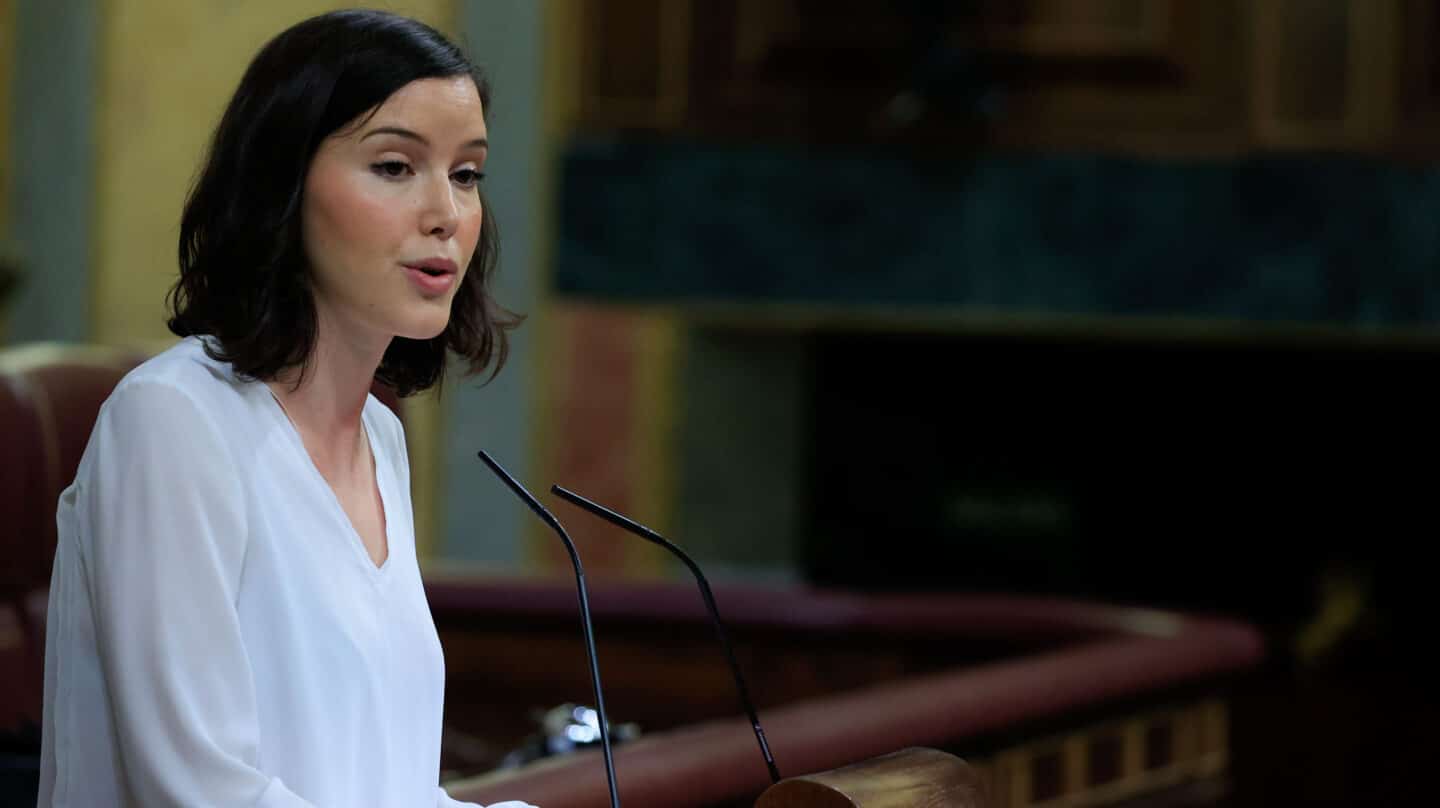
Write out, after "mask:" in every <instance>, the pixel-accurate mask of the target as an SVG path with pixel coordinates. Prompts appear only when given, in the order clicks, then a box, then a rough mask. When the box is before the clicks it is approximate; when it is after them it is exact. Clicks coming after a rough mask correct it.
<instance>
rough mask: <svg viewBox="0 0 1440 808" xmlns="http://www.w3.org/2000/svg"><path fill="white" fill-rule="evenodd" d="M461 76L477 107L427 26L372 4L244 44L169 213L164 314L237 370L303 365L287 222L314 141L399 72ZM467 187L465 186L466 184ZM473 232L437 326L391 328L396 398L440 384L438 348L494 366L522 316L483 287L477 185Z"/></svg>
mask: <svg viewBox="0 0 1440 808" xmlns="http://www.w3.org/2000/svg"><path fill="white" fill-rule="evenodd" d="M453 76H470V77H471V78H472V79H473V80H474V82H475V88H476V89H477V90H478V91H479V94H480V100H481V103H482V104H483V105H484V107H485V109H486V110H487V111H488V110H489V107H490V88H489V85H488V83H487V82H486V80H485V77H484V75H483V74H482V73H481V72H480V70H479V68H477V67H476V66H475V65H474V64H472V63H471V62H470V60H469V59H468V58H466V56H465V54H464V53H463V52H461V50H460V49H459V48H458V47H456V46H455V45H454V44H453V43H451V42H450V41H449V40H447V39H446V38H445V37H444V36H443V35H441V34H440V33H439V32H438V31H436V30H435V29H433V28H431V27H430V26H428V25H425V24H424V23H421V22H417V21H415V20H412V19H409V18H407V17H401V16H398V15H395V14H389V13H386V12H381V11H368V10H347V11H336V12H332V13H329V14H322V15H320V16H318V17H312V18H310V19H308V20H305V21H303V22H300V23H298V24H296V25H295V26H293V27H291V28H289V29H287V30H286V31H284V32H282V33H281V34H280V35H279V36H276V37H275V38H274V39H272V40H271V41H270V42H269V43H268V44H266V45H265V47H264V48H262V49H261V50H260V52H259V54H257V55H256V57H255V59H254V61H253V62H251V63H250V66H249V68H247V69H246V71H245V76H244V78H242V79H241V80H240V86H239V87H238V88H237V89H236V90H235V96H234V97H233V98H232V99H231V100H230V105H229V107H227V108H226V110H225V114H224V116H223V117H222V118H221V120H220V125H219V127H218V128H217V129H216V130H215V135H214V140H213V141H212V143H211V145H210V152H209V156H208V158H207V160H206V163H205V167H204V169H203V171H202V172H201V174H200V176H199V179H198V180H197V181H196V183H195V185H194V187H193V188H192V189H191V191H190V196H189V198H188V199H187V200H186V203H185V212H184V214H183V216H182V217H181V220H180V278H179V280H177V281H176V282H175V285H174V286H173V287H172V288H171V289H170V293H169V295H168V296H167V304H168V306H169V310H170V318H169V320H168V321H167V325H168V326H169V328H170V330H171V331H172V332H173V333H175V334H176V335H178V336H181V337H187V336H191V335H208V336H211V337H213V340H206V352H207V353H209V354H210V355H211V357H212V358H214V359H216V360H219V361H223V362H229V363H231V364H232V365H233V366H234V367H235V369H236V370H237V371H238V372H239V373H241V374H243V375H244V376H247V377H251V378H256V379H262V380H270V379H274V378H276V376H277V375H278V374H279V373H280V372H281V371H283V370H286V369H288V368H291V367H296V366H298V367H300V368H301V374H302V377H303V374H304V372H305V369H306V368H307V367H308V363H309V361H310V357H311V354H312V353H313V351H314V347H315V340H316V332H317V328H318V325H317V318H316V311H315V298H314V295H313V293H312V288H311V283H310V274H309V268H308V262H307V261H306V258H305V250H304V245H303V243H302V236H301V234H302V230H301V226H300V211H301V200H302V198H303V195H304V192H305V177H306V174H307V173H308V171H309V168H310V162H311V160H312V159H313V158H314V156H315V152H316V151H317V150H318V149H319V147H320V144H321V143H322V142H323V141H324V140H325V138H327V137H329V136H330V135H332V134H334V133H335V132H337V131H338V130H340V129H341V128H342V127H344V126H345V125H346V124H348V123H350V122H351V121H353V120H355V119H356V118H357V117H359V116H360V115H362V114H364V113H366V112H367V111H373V109H374V108H376V107H378V106H379V105H380V104H381V103H383V102H384V101H385V100H386V99H387V98H389V97H390V96H391V95H392V94H393V93H394V92H395V91H397V90H399V89H400V88H402V87H404V86H405V85H407V84H409V83H410V82H412V81H416V80H418V79H428V78H450V77H453ZM477 193H478V191H477ZM481 210H482V211H483V216H482V219H481V228H480V238H479V241H478V243H477V244H476V247H475V254H474V256H473V257H472V258H471V261H470V264H469V267H468V269H467V271H466V273H465V279H464V280H463V281H462V282H461V284H460V288H459V289H458V290H457V291H456V293H455V298H454V301H453V303H452V305H451V309H450V320H449V324H448V325H447V327H446V329H445V331H444V332H442V333H441V334H440V335H439V336H436V337H435V338H433V339H429V340H412V339H406V338H403V337H395V338H394V339H393V340H392V341H391V343H390V346H389V347H388V348H387V349H386V351H385V356H384V358H383V359H382V360H381V362H380V366H379V368H378V369H377V370H376V372H375V379H376V381H379V382H382V383H384V384H386V385H389V386H390V387H392V388H394V390H395V392H396V393H397V394H399V395H401V396H407V395H410V394H412V393H417V392H419V391H422V390H426V389H428V388H430V387H434V386H436V385H439V384H440V383H442V382H443V380H444V377H445V366H446V361H447V350H449V351H454V352H455V353H456V354H457V355H459V356H460V357H461V358H463V359H464V360H466V361H467V362H468V372H467V374H466V375H477V374H480V373H482V372H484V371H485V369H486V368H487V367H492V366H493V370H492V371H491V373H490V377H491V378H494V375H495V374H496V373H498V372H499V371H500V367H501V366H502V365H503V364H504V363H505V357H506V354H507V352H508V344H509V343H508V339H507V335H506V332H507V331H509V330H510V329H512V328H514V327H515V326H517V325H519V323H520V320H521V318H520V317H519V316H517V315H515V314H513V313H511V312H509V311H507V310H505V309H504V308H502V307H501V306H500V305H499V304H498V303H496V302H495V300H494V298H493V297H492V296H491V292H490V284H491V280H492V277H493V275H494V273H495V265H496V260H497V258H498V255H499V232H498V231H497V230H496V227H495V217H494V216H492V215H491V213H490V210H489V207H488V205H487V204H486V203H485V200H484V198H483V195H482V197H481Z"/></svg>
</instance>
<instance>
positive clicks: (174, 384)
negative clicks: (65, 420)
mask: <svg viewBox="0 0 1440 808" xmlns="http://www.w3.org/2000/svg"><path fill="white" fill-rule="evenodd" d="M248 386H249V385H247V383H245V382H244V381H243V380H241V379H239V378H238V377H237V376H236V374H235V371H234V369H233V368H232V367H231V366H230V365H229V363H226V362H223V361H220V360H217V359H215V358H213V357H211V356H210V355H209V354H208V353H206V351H205V342H204V338H202V337H185V338H184V339H182V340H180V341H179V342H178V343H176V344H175V345H173V346H171V347H170V348H167V349H166V350H164V351H162V352H160V353H158V354H156V355H155V356H152V357H150V358H149V359H147V360H145V361H144V362H142V363H140V364H139V365H138V366H136V367H135V368H134V369H133V370H131V371H130V372H129V373H127V374H125V376H124V377H123V378H122V379H121V380H120V382H119V383H118V384H117V385H116V386H115V389H114V390H113V391H112V392H111V393H110V397H109V398H108V399H107V400H106V402H105V407H104V410H102V415H104V414H105V411H108V410H114V409H115V408H120V409H123V410H129V411H139V414H144V413H149V414H150V415H151V416H152V418H151V420H157V419H159V420H162V423H161V424H159V425H160V426H162V427H163V419H165V418H170V417H174V416H175V409H176V408H174V407H157V406H155V405H156V403H157V401H170V402H179V401H185V402H188V403H189V404H191V405H193V407H182V408H181V409H193V410H194V411H196V412H203V413H212V414H217V413H223V414H225V415H227V416H228V415H231V414H232V413H231V412H230V411H231V410H233V409H234V408H235V406H236V405H238V404H240V403H241V402H243V401H244V399H245V398H246V396H247V388H248Z"/></svg>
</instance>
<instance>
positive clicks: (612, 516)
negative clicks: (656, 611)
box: [550, 485, 780, 783]
mask: <svg viewBox="0 0 1440 808" xmlns="http://www.w3.org/2000/svg"><path fill="white" fill-rule="evenodd" d="M550 490H551V491H552V492H554V493H555V495H556V496H559V497H560V498H562V499H564V500H565V501H567V502H569V503H571V504H572V505H578V506H579V507H581V508H584V509H585V510H587V511H589V512H590V513H592V514H594V515H596V516H598V517H600V518H601V519H604V520H605V521H607V522H609V523H610V524H612V525H616V526H618V527H621V528H624V529H625V530H628V531H629V532H631V533H634V534H635V535H636V536H639V537H640V538H642V539H645V540H646V541H648V542H651V543H652V544H658V545H660V546H661V547H664V548H665V549H666V550H669V551H670V552H672V553H674V554H675V556H676V557H677V558H679V559H680V560H681V561H683V562H685V566H687V567H689V568H690V573H691V574H692V575H694V576H695V582H696V583H698V584H699V585H700V596H701V597H702V598H704V599H705V608H707V609H709V610H710V621H711V622H712V623H713V624H714V625H715V635H716V636H717V637H719V638H720V645H721V646H722V647H723V648H724V649H725V659H726V660H727V661H729V663H730V675H731V676H732V677H734V679H735V688H736V690H737V691H738V692H739V694H740V706H741V707H744V708H745V714H746V715H748V716H749V717H750V727H751V728H752V729H754V730H755V740H756V741H758V742H759V744H760V754H761V755H762V756H764V758H765V767H766V768H767V769H769V770H770V781H771V782H772V783H778V782H780V770H779V769H777V768H776V767H775V758H774V757H773V756H771V754H770V744H769V743H768V742H766V740H765V730H763V729H761V728H760V717H759V716H758V715H756V713H755V703H754V702H752V701H751V700H750V691H749V689H748V688H746V687H745V677H744V676H742V675H740V663H738V662H736V661H735V650H734V649H733V648H731V647H730V640H729V639H728V638H727V637H726V635H725V624H724V622H723V621H721V620H720V609H719V607H718V606H716V605H715V595H714V593H712V592H711V591H710V582H709V581H706V580H705V574H704V573H702V572H701V571H700V566H699V565H698V564H696V563H695V561H694V559H692V558H690V556H689V554H687V553H686V552H685V551H684V550H681V549H680V548H679V547H677V546H675V545H674V544H672V543H671V542H670V541H669V540H668V539H666V538H665V537H664V536H661V535H660V534H659V533H656V532H655V531H653V530H651V529H650V528H648V527H645V526H644V525H642V524H640V523H639V522H636V521H635V520H633V519H631V518H629V517H627V516H623V515H621V514H619V513H616V512H615V511H612V510H610V509H609V508H607V507H605V506H604V505H601V504H599V503H597V502H594V501H591V500H589V499H586V498H585V497H582V496H580V495H579V494H577V493H575V492H574V491H571V490H569V489H568V488H564V487H562V486H558V485H552V486H550ZM552 518H553V517H552Z"/></svg>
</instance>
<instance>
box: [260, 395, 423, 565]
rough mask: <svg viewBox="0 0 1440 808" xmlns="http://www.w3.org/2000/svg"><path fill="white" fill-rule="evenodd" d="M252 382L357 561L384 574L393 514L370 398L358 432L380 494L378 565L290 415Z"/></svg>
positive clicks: (389, 555)
mask: <svg viewBox="0 0 1440 808" xmlns="http://www.w3.org/2000/svg"><path fill="white" fill-rule="evenodd" d="M255 383H256V384H258V385H259V386H260V388H261V389H262V390H263V394H264V396H265V398H267V399H269V402H270V404H269V406H270V408H271V412H272V413H273V414H274V415H275V416H277V417H278V418H279V419H280V421H281V426H282V428H283V429H285V431H286V432H287V433H288V434H289V435H290V439H291V445H292V448H294V449H295V450H297V451H299V452H300V455H301V456H302V457H303V458H304V464H305V466H306V467H307V468H308V469H309V470H310V471H309V473H310V478H311V480H313V481H314V482H315V483H317V484H318V485H319V486H320V488H322V489H323V490H324V491H325V494H326V495H327V496H328V497H329V501H330V504H331V506H332V507H333V509H334V511H333V512H334V514H335V515H337V516H338V517H339V519H340V521H341V522H343V523H344V525H345V528H346V530H347V532H348V533H349V534H350V541H349V542H347V543H348V544H349V545H350V547H351V549H352V550H353V551H354V552H355V553H356V555H357V558H358V560H359V561H360V562H361V564H362V565H363V566H364V567H365V568H366V569H367V570H368V571H369V572H370V574H372V575H376V576H380V575H384V574H385V573H386V571H387V570H389V569H390V567H391V566H392V565H391V562H392V561H393V560H394V558H395V544H394V542H392V541H391V540H390V535H391V531H390V515H391V513H393V511H392V509H391V507H390V502H391V499H390V495H389V493H388V491H387V488H388V486H387V485H386V481H385V475H384V474H383V473H382V472H381V470H380V450H379V447H378V446H377V445H376V442H375V431H374V430H373V429H371V428H370V415H369V410H370V399H369V397H368V396H367V397H366V399H365V407H364V409H362V410H361V412H360V429H361V431H362V432H364V433H365V443H366V445H367V446H368V447H369V449H370V458H371V461H370V466H371V473H372V474H374V475H375V490H376V491H378V492H379V493H380V508H381V510H382V511H384V513H383V514H382V516H383V519H384V531H385V560H384V561H383V562H381V563H380V564H379V565H377V564H376V563H375V559H373V558H371V557H370V551H369V550H366V549H365V539H363V538H362V537H361V536H360V531H358V530H356V529H355V523H354V522H352V521H350V514H348V513H346V512H345V507H344V506H343V505H341V504H340V498H339V497H338V496H336V495H335V489H334V488H332V487H331V486H330V482H329V481H328V480H326V479H325V475H323V474H321V473H320V469H319V467H317V466H316V465H315V459H314V458H312V457H311V456H310V451H309V450H308V449H306V448H305V439H304V438H302V437H301V436H300V430H299V429H297V428H296V427H295V422H294V421H292V420H291V419H290V414H289V413H287V412H285V407H284V405H282V404H281V403H280V399H278V398H276V397H275V391H273V390H271V389H270V385H268V384H266V383H265V382H263V381H259V380H257V381H256V382H255Z"/></svg>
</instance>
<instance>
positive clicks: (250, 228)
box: [40, 11, 523, 808]
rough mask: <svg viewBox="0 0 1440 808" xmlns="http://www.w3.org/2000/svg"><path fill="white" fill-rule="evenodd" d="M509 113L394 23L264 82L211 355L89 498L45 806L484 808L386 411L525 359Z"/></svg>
mask: <svg viewBox="0 0 1440 808" xmlns="http://www.w3.org/2000/svg"><path fill="white" fill-rule="evenodd" d="M487 98H488V91H487V88H486V85H485V82H484V80H483V78H482V77H481V76H480V75H479V73H478V72H477V71H476V69H475V68H474V67H473V66H472V65H471V64H470V62H469V61H467V60H466V58H465V56H464V55H463V54H462V53H461V52H460V51H459V50H458V49H457V48H456V47H455V46H454V45H452V44H451V43H449V42H447V41H446V40H445V39H444V38H443V37H442V36H441V35H440V34H439V33H437V32H436V31H434V30H433V29H431V28H429V27H427V26H425V25H422V24H421V23H418V22H415V21H413V20H409V19H405V18H402V17H397V16H394V15H390V14H384V13H379V12H370V11H346V12H337V13H333V14H326V15H323V16H320V17H316V18H314V19H310V20H307V21H305V22H302V23H300V24H298V25H296V26H294V27H293V28H290V29H289V30H287V31H285V32H284V33H282V34H280V35H279V36H278V37H276V38H275V39H274V40H273V41H271V42H270V43H269V44H267V45H266V46H265V47H264V49H262V50H261V51H260V53H259V54H258V55H257V56H256V58H255V60H254V62H253V63H252V64H251V65H250V67H249V69H248V70H247V72H246V73H245V76H244V78H243V79H242V81H241V83H240V86H239V88H238V89H237V91H236V93H235V96H234V98H233V99H232V100H231V102H230V105H229V107H228V109H227V110H226V112H225V115H224V117H223V119H222V120H221V122H220V126H219V128H218V130H217V131H216V133H215V138H214V142H213V144H212V146H211V151H210V155H209V158H208V162H207V164H206V166H205V169H204V172H203V173H202V175H201V176H200V179H199V180H198V182H197V184H196V186H195V188H194V189H193V191H192V193H191V195H190V198H189V201H188V202H187V204H186V207H185V212H184V216H183V218H182V221H181V228H180V278H179V281H178V282H177V283H176V285H175V287H174V288H173V289H172V291H171V296H170V300H169V302H170V306H171V311H172V317H171V319H170V321H169V326H170V329H171V330H172V331H174V332H175V333H176V334H177V335H179V336H181V337H183V339H182V340H181V341H180V343H179V344H178V345H176V346H175V347H174V348H172V349H170V350H168V351H166V352H165V353H163V354H160V355H159V356H156V357H155V358H153V359H151V360H150V361H148V362H146V363H145V364H143V365H141V366H140V367H139V368H137V369H136V370H135V371H134V372H132V373H131V374H129V375H128V376H127V377H126V378H125V379H124V380H123V381H122V382H121V383H120V384H119V385H118V386H117V387H116V389H115V391H114V392H113V394H112V395H111V396H110V398H109V400H108V401H107V402H106V403H105V405H104V407H102V409H101V411H100V415H99V418H98V419H97V421H96V424H95V428H94V432H93V433H92V434H91V437H90V442H89V445H88V446H87V448H86V451H85V455H84V458H83V460H82V461H81V463H80V467H79V471H78V473H77V475H76V479H75V481H74V483H73V484H72V485H71V486H70V487H69V488H67V489H66V490H65V492H64V493H63V494H62V496H61V500H60V505H59V510H58V513H57V520H58V526H59V534H60V540H59V546H58V548H57V551H56V556H55V568H54V573H53V577H52V581H51V583H52V588H51V590H50V607H49V623H48V626H47V630H46V640H47V646H46V658H45V718H44V741H43V751H42V764H41V766H42V770H41V792H40V805H42V806H86V807H87V808H89V807H90V806H111V805H136V806H146V807H147V808H149V807H150V806H172V805H173V806H265V807H266V808H269V807H270V806H286V807H287V808H288V807H289V806H312V805H313V806H360V805H365V806H372V805H373V806H405V807H406V808H410V807H411V806H421V805H427V806H428V805H435V806H448V805H457V804H459V803H455V802H453V801H452V800H450V799H449V797H448V796H446V794H445V792H444V791H443V790H441V789H440V787H439V785H438V779H439V762H440V726H441V711H442V704H441V702H442V697H443V692H444V663H443V660H442V657H441V650H440V645H439V641H438V639H437V636H436V632H435V626H434V623H433V621H432V619H431V617H430V611H429V606H428V604H427V603H426V601H425V594H424V590H423V588H422V586H421V580H420V573H419V569H418V567H417V565H416V559H415V546H414V536H413V532H412V528H413V525H412V514H411V502H410V493H409V485H410V479H409V467H408V465H407V462H406V454H405V438H404V434H403V432H402V430H401V425H400V422H399V420H398V419H396V418H395V416H394V415H393V414H392V413H391V412H390V411H389V410H388V409H386V408H385V407H384V405H382V404H380V403H379V402H378V401H377V400H376V399H375V398H374V397H372V396H370V395H369V390H370V387H371V384H372V382H373V381H374V380H377V379H378V380H380V381H382V382H385V383H387V384H389V385H391V386H392V387H394V388H395V390H396V391H397V392H399V393H400V394H401V395H408V394H410V393H413V392H416V391H419V390H423V389H426V388H429V387H432V386H434V385H436V384H439V383H440V381H441V379H442V377H443V375H444V372H445V365H446V358H447V354H448V353H449V352H454V353H455V354H458V355H459V356H460V357H461V358H463V359H464V360H465V361H466V362H467V363H468V366H469V370H470V371H471V372H472V373H479V372H482V371H484V370H485V369H487V368H492V367H493V368H494V370H498V369H499V367H500V365H501V364H503V361H504V357H505V347H506V331H507V330H508V329H510V328H512V327H514V326H515V325H516V323H517V318H515V317H514V316H513V315H510V314H509V313H507V312H506V311H505V310H503V309H502V308H500V307H499V306H498V305H497V304H496V303H495V302H494V301H493V300H492V298H491V297H490V294H489V291H488V285H489V282H490V276H491V274H492V272H493V270H494V265H495V255H496V252H495V250H496V230H495V226H494V223H493V221H492V220H491V218H490V217H489V215H488V212H487V211H485V209H484V204H483V198H482V197H481V195H480V191H479V188H478V183H479V181H480V178H481V176H482V173H481V172H482V170H483V166H484V163H485V159H486V155H487V151H488V147H487V143H486V130H485V108H486V105H487ZM492 373H493V371H492ZM505 805H523V803H505Z"/></svg>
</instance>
